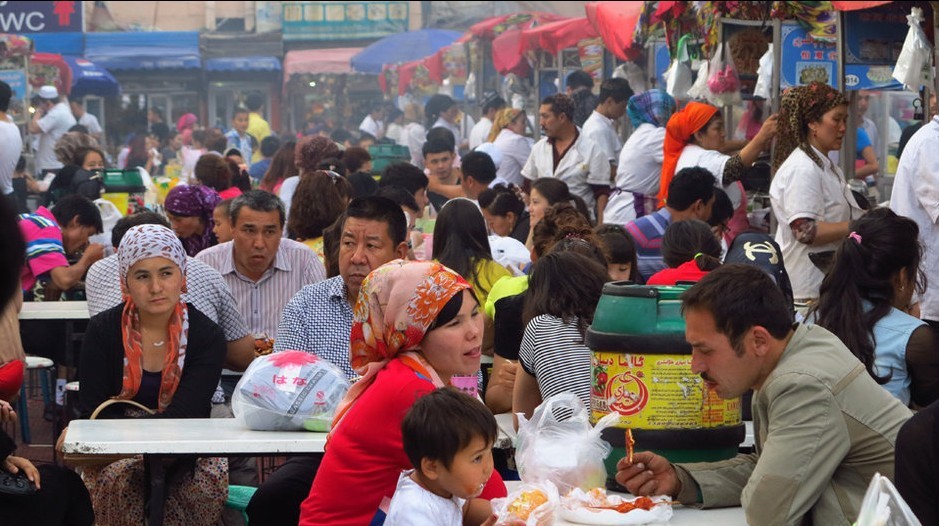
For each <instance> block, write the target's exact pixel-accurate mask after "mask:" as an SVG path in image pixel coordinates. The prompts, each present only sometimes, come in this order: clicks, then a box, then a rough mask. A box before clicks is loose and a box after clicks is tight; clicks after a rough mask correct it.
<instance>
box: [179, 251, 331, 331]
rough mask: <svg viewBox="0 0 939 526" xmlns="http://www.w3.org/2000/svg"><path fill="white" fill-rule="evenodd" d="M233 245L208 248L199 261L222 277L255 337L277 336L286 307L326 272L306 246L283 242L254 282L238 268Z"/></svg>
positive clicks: (324, 277)
mask: <svg viewBox="0 0 939 526" xmlns="http://www.w3.org/2000/svg"><path fill="white" fill-rule="evenodd" d="M233 248H234V244H233V242H232V241H229V242H227V243H221V244H219V245H216V246H214V247H210V248H207V249H205V250H203V251H202V252H199V254H197V255H196V259H197V260H199V261H202V262H203V263H205V264H207V265H209V266H210V267H212V268H214V269H215V270H217V271H219V273H221V274H222V279H224V280H225V283H226V284H227V285H228V288H229V290H231V293H232V296H234V298H235V302H236V303H237V304H238V310H239V311H241V314H242V315H243V316H244V317H245V321H247V322H248V330H250V331H251V332H252V333H255V334H257V333H264V334H267V335H268V336H271V335H274V334H276V333H277V325H278V324H279V323H280V317H281V313H282V312H283V310H284V306H285V305H287V302H288V301H290V298H292V297H293V295H294V294H296V293H297V292H298V291H299V290H300V289H301V288H303V286H304V285H310V284H313V283H316V282H319V281H322V280H324V279H326V268H325V267H323V264H322V263H320V260H319V259H318V258H317V257H316V254H314V253H313V251H312V250H310V249H309V248H308V247H307V246H306V245H304V244H302V243H298V242H296V241H293V240H291V239H281V240H280V246H279V247H278V248H277V256H275V258H274V264H273V265H272V266H271V267H270V268H269V269H267V271H265V272H264V275H263V276H261V279H260V280H258V281H257V282H255V281H254V280H252V279H251V278H248V277H247V276H245V275H243V274H242V273H240V272H238V270H237V269H236V268H235V259H234V253H233Z"/></svg>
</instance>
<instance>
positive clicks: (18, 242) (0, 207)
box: [0, 199, 26, 305]
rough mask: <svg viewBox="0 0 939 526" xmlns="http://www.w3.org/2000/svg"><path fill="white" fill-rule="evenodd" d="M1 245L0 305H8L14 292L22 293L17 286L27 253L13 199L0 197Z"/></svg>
mask: <svg viewBox="0 0 939 526" xmlns="http://www.w3.org/2000/svg"><path fill="white" fill-rule="evenodd" d="M0 245H2V246H3V250H2V251H0V305H6V304H7V302H8V301H9V300H10V298H12V297H13V294H20V293H21V292H19V291H18V290H17V286H18V285H19V277H20V271H21V270H22V268H23V260H24V259H25V254H26V242H25V241H23V234H22V233H21V232H20V226H19V222H18V221H17V215H16V209H15V207H14V206H13V200H12V199H0Z"/></svg>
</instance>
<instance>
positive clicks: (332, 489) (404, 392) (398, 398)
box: [300, 360, 507, 526]
mask: <svg viewBox="0 0 939 526" xmlns="http://www.w3.org/2000/svg"><path fill="white" fill-rule="evenodd" d="M433 390H434V384H433V383H431V381H430V380H429V379H427V378H426V377H424V376H421V375H419V374H417V373H416V372H415V371H414V370H413V369H411V368H410V367H408V366H407V365H405V364H404V363H402V362H401V361H400V360H392V361H391V362H389V363H388V365H387V366H385V368H384V369H383V370H382V371H381V372H380V373H378V376H377V377H376V378H375V383H373V384H372V385H371V386H370V387H369V388H368V389H367V390H366V391H365V392H364V393H363V394H362V396H361V397H360V398H359V399H358V401H356V403H355V405H354V406H352V408H351V409H350V410H349V412H348V413H347V414H346V416H345V418H344V419H343V420H342V423H341V424H340V425H339V427H338V428H336V431H335V432H334V433H333V435H332V437H330V439H329V446H328V447H327V449H326V454H325V456H324V457H323V462H322V463H321V464H320V467H319V470H318V471H317V472H316V478H315V479H314V480H313V487H312V488H310V495H309V496H308V497H307V498H306V500H304V501H303V504H302V505H301V506H300V526H314V525H323V524H329V525H330V526H341V525H350V526H362V525H366V524H369V522H371V520H372V517H374V515H375V512H376V511H378V508H379V506H380V505H381V503H382V500H383V499H385V498H388V499H389V500H390V499H391V497H392V495H393V494H394V491H395V486H396V485H397V483H398V476H399V475H400V474H401V472H402V471H403V470H406V469H411V462H410V461H409V460H408V457H407V455H405V454H404V445H403V442H402V439H401V421H402V420H403V419H404V415H405V413H407V411H408V409H409V408H410V407H411V405H412V404H414V401H415V400H417V399H418V398H419V397H421V396H424V395H425V394H427V393H429V392H431V391H433ZM506 495H507V492H506V489H505V484H504V483H503V482H502V477H500V476H499V472H498V471H493V472H492V477H491V478H490V479H489V483H488V484H487V485H486V488H485V490H484V491H483V494H482V495H481V496H480V498H483V499H494V498H498V497H505V496H506Z"/></svg>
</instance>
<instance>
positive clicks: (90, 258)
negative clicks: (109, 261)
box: [82, 243, 104, 267]
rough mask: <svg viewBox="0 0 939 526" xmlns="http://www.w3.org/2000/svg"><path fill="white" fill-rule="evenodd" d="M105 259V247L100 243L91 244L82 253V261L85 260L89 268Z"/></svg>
mask: <svg viewBox="0 0 939 526" xmlns="http://www.w3.org/2000/svg"><path fill="white" fill-rule="evenodd" d="M103 257H104V245H102V244H100V243H91V244H90V245H88V246H87V247H86V248H85V251H84V252H83V253H82V259H84V260H85V263H87V264H88V266H89V267H90V266H91V265H93V264H94V263H96V262H97V261H98V260H100V259H101V258H103Z"/></svg>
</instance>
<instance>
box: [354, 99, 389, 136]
mask: <svg viewBox="0 0 939 526" xmlns="http://www.w3.org/2000/svg"><path fill="white" fill-rule="evenodd" d="M384 113H385V110H384V107H383V106H382V103H381V102H376V103H374V104H373V105H372V111H371V112H370V113H369V114H368V115H366V116H365V118H364V119H362V123H361V124H359V131H360V132H362V133H367V134H369V135H371V136H372V137H374V138H375V139H376V140H378V139H381V138H383V137H384V136H385V123H384V122H382V119H383V118H384Z"/></svg>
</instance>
